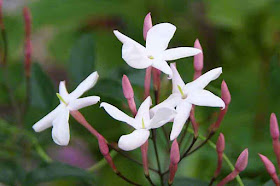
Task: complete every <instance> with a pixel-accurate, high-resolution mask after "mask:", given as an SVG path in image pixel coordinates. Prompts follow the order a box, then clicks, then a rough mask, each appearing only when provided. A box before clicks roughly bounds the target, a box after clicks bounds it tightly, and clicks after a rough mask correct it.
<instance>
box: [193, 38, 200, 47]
mask: <svg viewBox="0 0 280 186" xmlns="http://www.w3.org/2000/svg"><path fill="white" fill-rule="evenodd" d="M194 47H195V48H197V49H200V50H202V47H201V45H200V42H199V39H198V38H196V40H195V42H194Z"/></svg>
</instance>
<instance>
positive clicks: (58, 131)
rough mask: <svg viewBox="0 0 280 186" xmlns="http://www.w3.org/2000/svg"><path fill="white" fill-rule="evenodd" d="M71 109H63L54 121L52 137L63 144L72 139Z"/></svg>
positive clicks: (59, 143) (57, 142)
mask: <svg viewBox="0 0 280 186" xmlns="http://www.w3.org/2000/svg"><path fill="white" fill-rule="evenodd" d="M68 121H69V110H68V109H63V110H62V112H61V113H60V114H59V115H58V116H57V118H56V119H55V120H54V121H53V123H52V124H53V129H52V138H53V141H54V142H55V143H56V144H58V145H62V146H66V145H68V143H69V140H70V131H69V122H68Z"/></svg>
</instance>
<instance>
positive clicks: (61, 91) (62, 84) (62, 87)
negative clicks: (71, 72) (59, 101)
mask: <svg viewBox="0 0 280 186" xmlns="http://www.w3.org/2000/svg"><path fill="white" fill-rule="evenodd" d="M59 94H60V96H61V97H62V98H63V99H67V97H68V95H69V94H68V91H67V89H66V86H65V81H60V83H59ZM65 101H66V100H65Z"/></svg>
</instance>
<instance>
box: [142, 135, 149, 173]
mask: <svg viewBox="0 0 280 186" xmlns="http://www.w3.org/2000/svg"><path fill="white" fill-rule="evenodd" d="M148 148H149V140H147V141H146V142H145V143H144V144H143V145H142V146H141V154H142V162H143V168H144V174H145V175H146V176H147V175H149V162H148Z"/></svg>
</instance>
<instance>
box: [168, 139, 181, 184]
mask: <svg viewBox="0 0 280 186" xmlns="http://www.w3.org/2000/svg"><path fill="white" fill-rule="evenodd" d="M179 161H180V150H179V145H178V142H177V139H175V140H174V141H173V143H172V146H171V150H170V165H169V180H168V183H169V184H172V183H173V180H174V177H175V174H176V171H177V168H178V163H179Z"/></svg>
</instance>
